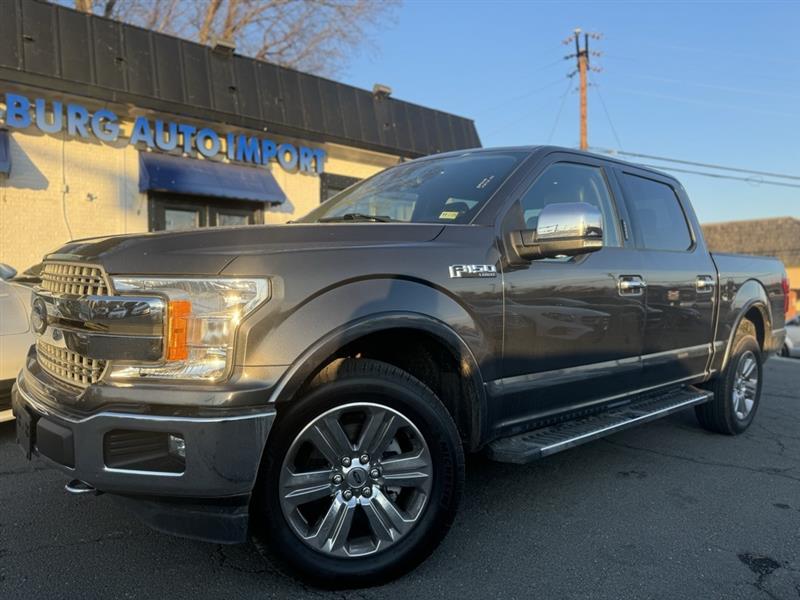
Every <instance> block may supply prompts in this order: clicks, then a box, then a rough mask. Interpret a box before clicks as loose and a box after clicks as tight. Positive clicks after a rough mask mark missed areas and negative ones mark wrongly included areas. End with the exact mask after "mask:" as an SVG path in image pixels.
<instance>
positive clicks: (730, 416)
mask: <svg viewBox="0 0 800 600" xmlns="http://www.w3.org/2000/svg"><path fill="white" fill-rule="evenodd" d="M755 334H756V331H755V326H754V325H753V324H752V323H751V322H750V321H743V322H742V323H741V325H740V326H739V330H738V331H737V332H736V337H735V339H734V341H733V351H732V352H731V356H730V359H729V360H728V365H727V366H726V367H725V369H724V370H723V371H722V373H720V374H719V376H718V377H717V378H716V379H715V380H713V381H712V382H711V383H710V384H709V385H710V389H711V391H713V392H714V398H713V400H711V401H710V402H707V403H706V404H701V405H700V406H697V407H696V408H695V413H696V414H697V419H698V421H699V422H700V424H701V425H702V426H703V427H704V428H706V429H708V430H710V431H715V432H717V433H725V434H728V435H737V434H740V433H743V432H744V431H745V430H746V429H747V428H748V427H750V424H751V423H752V422H753V418H754V417H755V415H756V410H757V409H758V405H759V402H760V401H761V384H762V379H763V354H762V352H761V347H760V346H759V345H758V340H757V339H756V335H755Z"/></svg>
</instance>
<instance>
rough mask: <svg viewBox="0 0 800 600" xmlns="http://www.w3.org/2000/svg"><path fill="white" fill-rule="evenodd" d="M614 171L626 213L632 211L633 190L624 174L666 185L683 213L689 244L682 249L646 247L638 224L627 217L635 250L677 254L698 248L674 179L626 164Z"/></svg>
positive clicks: (695, 236) (681, 196)
mask: <svg viewBox="0 0 800 600" xmlns="http://www.w3.org/2000/svg"><path fill="white" fill-rule="evenodd" d="M615 171H616V173H615V174H616V176H617V180H618V181H619V186H620V188H621V190H622V196H623V202H625V205H626V209H627V212H628V214H633V212H634V211H633V207H632V206H631V202H632V201H633V192H632V190H631V189H630V186H629V185H628V183H627V180H626V179H625V176H626V175H630V176H632V177H638V178H640V179H646V180H648V181H652V182H654V183H660V184H662V185H665V186H667V187H668V188H669V189H670V190H671V191H672V193H673V195H674V196H675V201H676V202H677V204H678V208H679V209H680V211H681V214H682V215H683V222H684V224H685V225H686V231H687V232H688V234H689V246H688V247H687V248H686V249H684V250H673V249H670V248H648V247H647V246H645V244H644V240H643V239H642V234H641V231H640V229H639V224H638V223H634V222H633V219H629V221H628V223H629V224H630V226H631V229H632V230H633V240H634V243H635V246H636V248H637V250H647V251H649V252H673V253H678V254H691V253H693V252H694V251H695V250H697V248H698V243H697V235H696V233H695V230H694V227H693V226H692V222H691V220H690V219H689V214H688V213H687V211H686V206H684V197H683V195H682V193H681V190H679V188H678V187H676V184H677V185H679V184H678V182H677V181H676V180H673V179H670V178H667V177H660V176H659V175H658V174H656V173H651V172H649V171H640V170H638V169H634V168H629V167H627V166H618V167H617V168H616V169H615Z"/></svg>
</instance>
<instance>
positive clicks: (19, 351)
mask: <svg viewBox="0 0 800 600" xmlns="http://www.w3.org/2000/svg"><path fill="white" fill-rule="evenodd" d="M15 275H16V271H15V270H14V269H13V268H11V267H9V266H8V265H6V264H3V263H0V423H2V422H3V421H10V420H11V419H13V418H14V417H13V415H12V414H11V386H12V385H13V384H14V380H15V379H16V378H17V373H19V371H20V369H22V364H23V362H24V360H25V356H26V355H27V353H28V348H30V346H31V344H33V333H32V332H31V328H30V324H29V321H28V314H29V312H30V304H31V290H30V288H28V287H26V286H24V285H20V284H19V283H15V282H13V281H11V279H12V278H13V277H14V276H15Z"/></svg>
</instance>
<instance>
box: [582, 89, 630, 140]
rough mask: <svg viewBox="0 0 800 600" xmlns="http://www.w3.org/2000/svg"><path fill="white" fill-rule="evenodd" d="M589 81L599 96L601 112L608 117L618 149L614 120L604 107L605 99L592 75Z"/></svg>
mask: <svg viewBox="0 0 800 600" xmlns="http://www.w3.org/2000/svg"><path fill="white" fill-rule="evenodd" d="M589 81H591V83H592V87H593V88H594V90H595V91H596V92H597V97H598V98H600V105H601V106H602V107H603V112H604V113H606V119H608V125H609V126H610V127H611V133H613V134H614V139H615V140H617V146H619V147H620V150H622V142H621V141H620V140H619V135H617V128H616V127H614V122H613V121H612V120H611V114H610V113H609V112H608V108H607V107H606V101H605V100H603V94H601V93H600V88H599V87H598V86H597V84H596V83H595V82H594V78H593V77H590V78H589Z"/></svg>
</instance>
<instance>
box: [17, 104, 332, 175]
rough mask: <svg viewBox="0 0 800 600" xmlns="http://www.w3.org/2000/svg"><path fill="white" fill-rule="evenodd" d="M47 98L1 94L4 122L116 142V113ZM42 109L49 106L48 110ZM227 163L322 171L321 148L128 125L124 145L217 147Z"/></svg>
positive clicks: (207, 153) (145, 121) (193, 151)
mask: <svg viewBox="0 0 800 600" xmlns="http://www.w3.org/2000/svg"><path fill="white" fill-rule="evenodd" d="M49 104H50V106H48V103H47V102H46V101H45V100H44V99H43V98H36V99H35V100H34V101H33V102H31V100H30V99H29V98H27V97H26V96H21V95H19V94H10V93H7V94H6V114H5V124H6V126H7V127H10V128H14V129H27V128H28V127H31V126H32V125H33V126H35V127H36V128H37V129H38V130H39V131H41V132H43V133H50V134H54V133H61V132H62V131H66V133H67V135H69V136H72V137H80V138H84V139H89V138H90V137H94V138H96V139H98V140H100V141H102V142H109V143H111V142H116V141H117V140H118V139H119V137H120V123H119V118H118V117H117V115H116V114H115V113H114V112H112V111H110V110H108V109H106V108H101V109H100V110H97V111H95V112H94V114H91V113H89V111H88V110H87V109H86V108H85V107H83V106H81V105H79V104H66V106H65V105H64V103H62V102H58V101H52V102H50V103H49ZM48 108H49V109H50V110H49V111H48ZM223 140H224V142H225V149H224V152H225V156H227V158H228V160H230V161H231V162H238V163H245V164H253V165H266V164H268V163H269V162H270V161H276V162H277V163H278V164H279V165H280V166H281V167H282V168H283V169H284V170H286V171H301V172H306V173H323V172H324V166H325V151H324V150H322V149H321V148H309V147H307V146H297V145H295V144H288V143H276V142H274V141H273V140H270V139H267V138H260V137H255V136H249V135H244V134H235V133H227V134H220V133H218V132H216V131H214V130H213V129H211V128H209V127H195V126H194V125H188V124H186V123H179V122H175V121H165V120H163V119H149V118H147V117H137V118H136V120H135V121H134V123H133V129H132V130H131V136H130V142H129V143H130V144H132V145H135V146H139V147H144V148H148V149H150V150H161V151H163V152H173V151H176V150H180V151H182V152H184V153H186V154H188V155H190V156H197V155H198V154H199V155H201V156H203V157H204V158H215V157H217V156H219V155H220V154H221V153H222V152H223V145H222V142H223Z"/></svg>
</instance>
